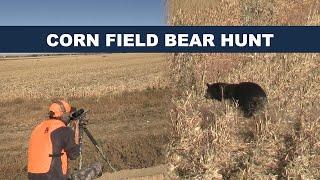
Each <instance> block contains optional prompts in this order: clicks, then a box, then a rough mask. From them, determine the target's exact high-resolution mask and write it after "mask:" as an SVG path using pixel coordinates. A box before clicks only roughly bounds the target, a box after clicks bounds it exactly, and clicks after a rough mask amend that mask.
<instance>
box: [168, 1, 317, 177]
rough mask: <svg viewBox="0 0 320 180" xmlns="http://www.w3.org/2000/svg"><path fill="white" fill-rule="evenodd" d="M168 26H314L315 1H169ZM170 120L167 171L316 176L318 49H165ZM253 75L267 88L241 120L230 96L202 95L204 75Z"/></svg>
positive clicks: (208, 78)
mask: <svg viewBox="0 0 320 180" xmlns="http://www.w3.org/2000/svg"><path fill="white" fill-rule="evenodd" d="M168 13H169V18H168V23H170V24H172V25H319V24H320V19H319V18H320V3H319V1H314V0H305V1H299V2H297V1H288V0H279V1H269V0H265V1H261V0H258V1H256V0H244V1H240V0H220V1H209V0H200V1H199V0H184V1H182V0H172V1H169V2H168ZM169 59H170V69H171V71H172V73H171V81H172V84H173V85H175V88H176V89H177V90H179V91H180V96H178V97H176V98H174V99H173V104H174V108H173V109H172V111H171V120H172V124H173V126H174V131H173V136H174V138H172V141H171V143H170V145H169V146H168V154H167V156H168V162H169V164H170V169H171V173H170V174H171V177H172V178H178V177H180V178H195V179H198V178H199V179H203V178H204V179H289V178H295V179H316V178H320V151H319V149H320V130H319V128H320V122H319V121H320V103H319V102H320V84H319V82H320V55H319V54H299V53H298V54H297V53H291V54H274V53H270V54H241V53H238V54H214V53H211V54H209V53H206V54H188V53H179V54H172V55H171V56H170V58H169ZM218 81H222V82H230V83H238V82H242V81H253V82H256V83H258V84H260V85H261V86H262V87H263V88H264V89H265V90H266V92H267V95H268V104H267V107H266V109H265V110H264V112H261V113H260V114H257V115H256V116H255V117H254V118H252V119H245V118H243V117H242V115H241V113H240V112H238V110H237V107H235V106H233V105H232V104H231V103H230V102H222V103H221V102H214V101H211V100H206V99H204V98H203V96H204V90H205V83H206V82H218Z"/></svg>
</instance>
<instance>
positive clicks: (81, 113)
mask: <svg viewBox="0 0 320 180" xmlns="http://www.w3.org/2000/svg"><path fill="white" fill-rule="evenodd" d="M87 112H88V111H87V110H84V109H83V108H80V109H79V110H77V108H74V107H73V109H72V111H71V113H70V120H71V121H74V120H79V124H80V125H85V124H86V122H87V121H86V115H87Z"/></svg>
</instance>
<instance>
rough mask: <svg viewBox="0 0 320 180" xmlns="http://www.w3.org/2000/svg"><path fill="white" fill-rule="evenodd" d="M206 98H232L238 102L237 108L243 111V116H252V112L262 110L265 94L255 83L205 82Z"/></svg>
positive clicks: (220, 99)
mask: <svg viewBox="0 0 320 180" xmlns="http://www.w3.org/2000/svg"><path fill="white" fill-rule="evenodd" d="M205 97H206V98H208V99H216V100H218V101H222V99H228V100H232V101H234V102H236V103H238V105H239V108H240V109H241V110H242V111H243V113H244V116H245V117H247V118H248V117H252V116H253V114H254V113H255V112H256V111H258V110H262V109H263V107H264V105H265V103H266V101H267V95H266V93H265V91H264V90H263V89H262V88H261V87H260V86H259V85H258V84H256V83H252V82H241V83H239V84H227V83H220V82H219V83H213V84H209V83H207V93H206V95H205Z"/></svg>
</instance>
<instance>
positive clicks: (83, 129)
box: [77, 111, 116, 171]
mask: <svg viewBox="0 0 320 180" xmlns="http://www.w3.org/2000/svg"><path fill="white" fill-rule="evenodd" d="M87 112H88V111H83V113H81V115H80V116H78V117H77V119H78V120H79V146H80V157H79V166H78V168H79V170H81V169H82V165H83V156H82V150H83V147H82V145H83V133H85V134H86V135H87V136H88V138H89V139H90V141H91V142H92V144H93V145H94V147H95V149H96V151H97V152H98V153H99V154H100V156H101V157H102V159H103V160H104V161H105V162H106V163H107V164H108V166H109V167H110V168H111V169H112V170H113V171H116V169H115V168H114V167H113V166H112V165H111V164H110V161H109V159H108V157H107V156H106V155H105V154H104V153H103V151H102V148H101V146H99V144H98V142H97V141H96V140H95V139H94V137H93V135H92V134H91V133H90V131H89V130H88V129H87V127H86V125H87V121H86V113H87Z"/></svg>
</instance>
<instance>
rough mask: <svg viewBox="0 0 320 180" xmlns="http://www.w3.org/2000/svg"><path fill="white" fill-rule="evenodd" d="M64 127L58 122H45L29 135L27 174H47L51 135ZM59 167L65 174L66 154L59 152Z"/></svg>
mask: <svg viewBox="0 0 320 180" xmlns="http://www.w3.org/2000/svg"><path fill="white" fill-rule="evenodd" d="M60 127H66V125H65V124H64V123H63V122H62V121H60V120H53V119H50V120H45V121H43V122H42V123H40V124H39V125H38V126H37V127H36V128H35V129H34V130H33V131H32V133H31V138H30V141H29V149H28V172H29V173H47V172H49V169H50V165H51V161H52V158H57V157H52V156H53V154H52V153H53V152H52V141H51V133H52V132H53V131H54V130H56V129H58V128H60ZM61 153H63V154H62V155H61V157H60V158H61V162H62V164H61V167H62V172H63V174H64V175H65V174H67V169H68V165H67V163H68V162H67V161H68V159H67V154H66V153H65V152H64V150H62V151H61Z"/></svg>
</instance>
